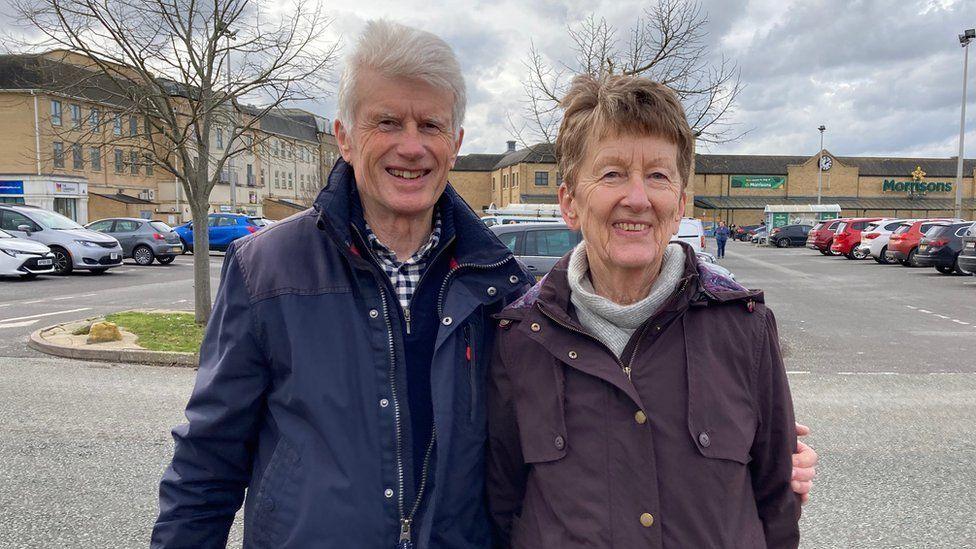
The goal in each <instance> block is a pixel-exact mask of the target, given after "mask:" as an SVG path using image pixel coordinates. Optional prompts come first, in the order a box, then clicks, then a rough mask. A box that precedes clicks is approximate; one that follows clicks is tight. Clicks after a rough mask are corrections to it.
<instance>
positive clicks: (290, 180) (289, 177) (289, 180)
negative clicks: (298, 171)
mask: <svg viewBox="0 0 976 549" xmlns="http://www.w3.org/2000/svg"><path fill="white" fill-rule="evenodd" d="M291 176H292V173H291V172H288V188H289V189H294V188H295V186H294V185H293V184H292V179H291Z"/></svg>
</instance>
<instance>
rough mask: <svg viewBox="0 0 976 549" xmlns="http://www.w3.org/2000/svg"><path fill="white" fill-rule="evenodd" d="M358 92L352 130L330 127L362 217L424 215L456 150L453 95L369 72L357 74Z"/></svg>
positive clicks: (388, 218)
mask: <svg viewBox="0 0 976 549" xmlns="http://www.w3.org/2000/svg"><path fill="white" fill-rule="evenodd" d="M359 90H360V94H359V103H358V104H357V105H356V107H355V109H356V115H355V116H356V120H355V126H354V127H353V128H346V127H343V126H342V123H341V122H339V121H336V123H335V130H336V131H335V133H336V140H337V141H338V143H339V149H340V151H341V152H342V157H343V158H344V159H345V160H346V162H348V163H349V164H351V165H352V166H353V169H354V170H355V172H356V185H357V187H358V189H359V194H360V196H361V197H362V201H363V209H364V211H365V214H366V216H367V217H368V218H370V219H371V221H372V222H378V221H380V220H381V219H382V220H386V221H387V222H391V223H392V222H396V221H397V220H402V219H412V218H417V217H424V216H426V215H429V214H430V213H431V212H433V209H434V205H435V204H436V203H437V199H438V198H440V196H441V193H442V192H444V187H445V186H447V173H448V172H449V171H450V169H451V168H452V167H453V166H454V160H455V159H456V158H457V153H458V149H459V148H460V147H461V138H462V137H463V131H462V132H460V133H459V135H458V136H457V137H456V138H455V136H454V134H453V132H452V130H451V124H452V119H451V117H452V114H451V111H452V108H453V105H454V95H453V94H452V93H451V92H450V91H448V90H443V89H439V88H435V87H433V86H431V85H430V84H427V83H426V82H423V81H421V80H416V79H412V78H386V77H383V76H381V75H379V74H377V73H375V72H373V71H366V72H364V73H363V75H362V77H361V79H360V81H359Z"/></svg>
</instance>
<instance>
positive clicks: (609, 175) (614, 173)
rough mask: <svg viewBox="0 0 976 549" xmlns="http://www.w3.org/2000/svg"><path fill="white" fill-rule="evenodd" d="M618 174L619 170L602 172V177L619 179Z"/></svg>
mask: <svg viewBox="0 0 976 549" xmlns="http://www.w3.org/2000/svg"><path fill="white" fill-rule="evenodd" d="M620 175H621V174H620V172H617V171H609V172H606V173H604V174H603V179H619V178H620Z"/></svg>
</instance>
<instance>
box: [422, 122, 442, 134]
mask: <svg viewBox="0 0 976 549" xmlns="http://www.w3.org/2000/svg"><path fill="white" fill-rule="evenodd" d="M421 128H422V129H423V130H424V131H427V132H431V133H437V132H440V131H441V126H440V124H437V123H435V122H427V123H425V124H423V125H422V126H421Z"/></svg>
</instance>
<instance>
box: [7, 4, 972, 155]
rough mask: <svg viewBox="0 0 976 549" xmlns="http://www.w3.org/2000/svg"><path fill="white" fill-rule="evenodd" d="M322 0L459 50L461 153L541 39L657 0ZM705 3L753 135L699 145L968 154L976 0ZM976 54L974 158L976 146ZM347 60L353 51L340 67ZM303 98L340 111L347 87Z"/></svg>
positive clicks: (519, 95)
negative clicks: (967, 46)
mask: <svg viewBox="0 0 976 549" xmlns="http://www.w3.org/2000/svg"><path fill="white" fill-rule="evenodd" d="M303 1H319V0H303ZM320 1H321V2H323V4H322V5H323V7H324V8H325V9H326V10H327V12H328V13H329V14H330V15H331V17H332V18H333V23H332V24H331V25H330V26H329V27H327V28H324V29H322V30H321V31H320V36H319V38H320V39H321V40H323V41H330V40H338V41H339V43H340V44H341V47H342V48H343V49H344V51H345V52H348V51H349V49H351V47H352V45H353V44H354V43H355V39H356V36H357V35H358V34H359V32H360V31H361V30H362V28H363V26H364V25H365V23H366V21H368V20H370V19H374V18H388V19H392V20H394V21H398V22H401V23H404V24H407V25H411V26H415V27H419V28H422V29H425V30H428V31H430V32H433V33H435V34H437V35H438V36H440V37H442V38H444V39H445V40H446V41H447V42H448V43H449V44H450V45H451V46H452V47H453V48H454V50H455V52H456V53H457V55H458V57H459V59H460V62H461V66H462V69H463V71H464V76H465V80H466V82H467V88H468V110H467V115H466V119H465V123H464V127H465V139H464V144H463V146H462V148H461V153H462V154H467V153H498V152H503V151H504V150H505V146H506V145H505V142H506V141H508V140H509V139H514V136H513V135H512V131H511V127H510V124H509V120H515V121H516V123H517V122H518V121H519V117H520V114H521V112H522V107H523V101H524V98H525V92H524V91H523V88H522V81H523V79H525V77H526V74H527V69H526V67H525V61H526V58H527V55H528V52H529V47H530V43H535V45H536V46H537V48H538V49H539V50H540V51H541V52H542V53H543V54H544V55H545V56H546V57H547V58H549V59H551V60H552V61H553V62H555V63H558V62H568V61H570V60H571V59H572V53H571V49H570V39H569V36H568V33H567V27H568V26H571V25H574V24H576V23H578V22H579V21H581V20H583V19H584V18H586V17H587V16H590V15H596V16H597V17H602V18H606V19H607V20H608V21H609V22H610V23H611V24H613V25H614V26H616V27H617V29H618V33H619V35H620V36H626V33H627V32H628V29H629V28H630V26H631V25H632V24H633V22H634V20H635V18H636V16H637V15H639V14H640V13H641V12H642V10H644V9H645V8H646V7H648V6H650V5H652V3H654V2H657V0H644V1H643V2H632V1H627V0H595V1H594V0H587V1H582V0H561V1H556V0H494V1H490V2H481V1H474V2H472V1H469V0H442V1H440V2H436V3H432V2H428V1H418V0H357V1H355V2H348V1H341V2H337V1H334V0H320ZM8 2H12V0H0V6H2V5H3V4H5V3H8ZM274 4H275V5H276V6H278V9H287V8H286V7H284V6H287V2H279V1H276V2H274ZM701 8H702V12H703V14H705V15H706V16H707V19H708V22H707V24H706V26H705V31H706V33H707V36H706V38H705V44H706V45H707V47H708V52H709V55H710V58H711V60H713V61H716V62H717V60H718V59H720V58H721V57H723V56H724V57H725V58H726V59H728V60H730V61H733V62H734V63H736V65H737V66H738V68H739V70H740V75H741V82H742V84H743V86H744V89H743V91H742V93H741V94H740V96H739V97H738V100H737V101H736V103H735V105H734V106H733V109H732V111H731V112H730V113H728V115H727V118H726V119H725V120H724V121H725V122H727V123H731V124H732V125H733V130H734V132H735V133H737V134H742V136H741V137H739V138H738V139H735V140H733V141H730V142H725V143H718V144H707V143H701V142H699V146H698V152H705V153H724V154H769V155H774V154H785V155H807V154H808V155H813V154H816V152H817V150H818V149H819V140H820V133H819V132H818V130H817V127H818V126H820V125H821V124H823V125H825V126H826V128H827V129H826V132H825V133H824V136H823V137H824V146H825V148H827V149H828V150H830V151H831V152H832V153H833V154H835V155H839V156H920V157H944V158H945V157H952V156H955V155H957V154H958V147H959V141H958V140H959V121H960V107H961V103H962V84H963V75H962V72H963V52H964V50H963V48H961V47H960V45H959V40H958V38H957V36H958V35H959V34H960V33H962V32H963V31H964V30H965V29H967V28H974V27H976V0H702V2H701ZM8 12H9V10H3V11H2V12H0V24H2V23H3V19H4V18H5V17H9V16H4V15H2V14H3V13H8ZM974 46H976V42H974ZM971 49H976V48H971ZM971 53H972V54H973V55H971V56H970V57H972V59H970V71H969V84H970V85H969V93H968V97H969V101H968V107H969V108H968V110H967V116H966V118H967V120H966V128H967V133H966V139H965V142H966V143H967V144H968V146H967V147H966V151H967V152H966V154H965V156H966V157H967V158H974V157H976V51H974V52H971ZM341 69H342V62H341V60H340V62H339V63H338V65H337V67H336V71H335V73H336V74H338V73H339V72H340V71H341ZM335 79H336V78H333V81H334V80H335ZM333 89H334V88H333ZM294 106H297V107H301V108H305V109H307V110H310V111H312V112H314V113H316V114H318V115H321V116H324V117H327V118H333V117H334V115H335V97H334V95H332V96H323V97H322V98H321V99H319V100H317V101H314V102H310V103H305V104H301V105H294Z"/></svg>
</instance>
